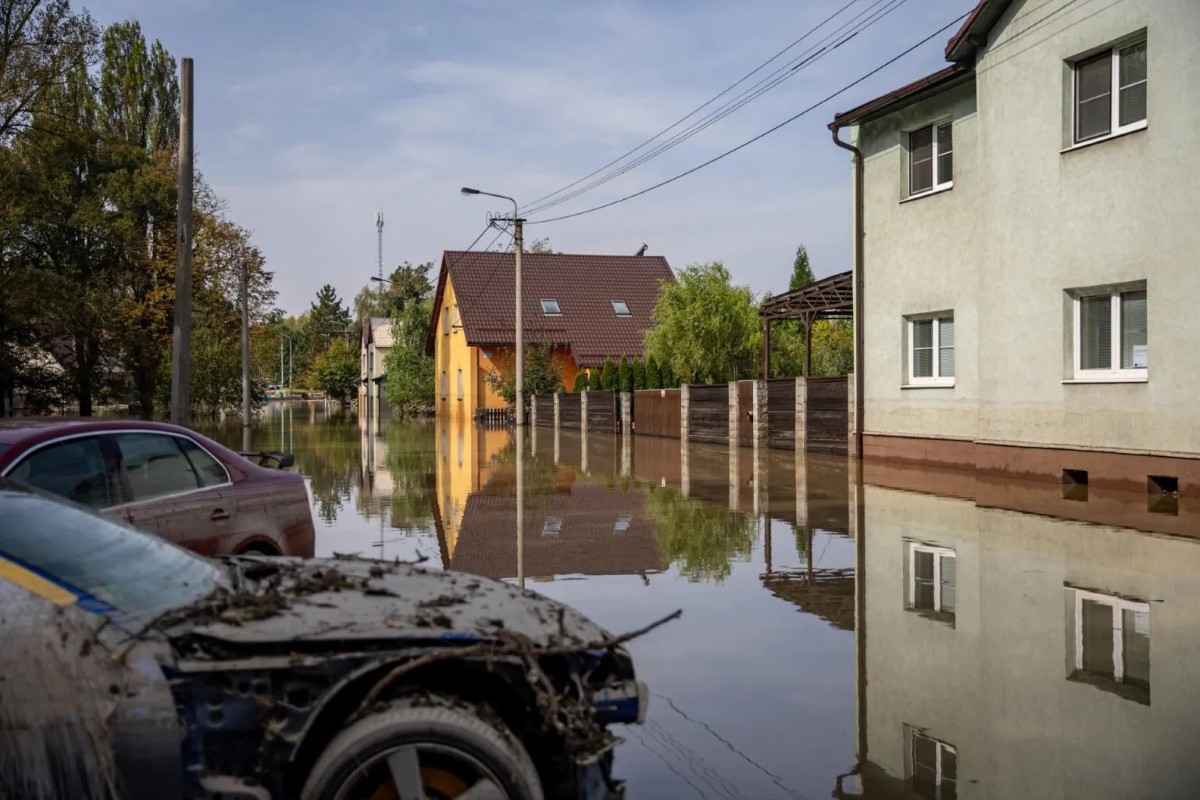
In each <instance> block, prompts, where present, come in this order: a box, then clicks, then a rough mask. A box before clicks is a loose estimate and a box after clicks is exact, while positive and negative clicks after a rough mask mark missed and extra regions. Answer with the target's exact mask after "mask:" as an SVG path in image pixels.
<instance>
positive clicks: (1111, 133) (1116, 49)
mask: <svg viewBox="0 0 1200 800" xmlns="http://www.w3.org/2000/svg"><path fill="white" fill-rule="evenodd" d="M1139 44H1146V45H1147V46H1146V53H1147V62H1146V78H1145V80H1144V81H1143V83H1146V84H1149V83H1150V63H1149V52H1150V47H1149V45H1148V44H1147V42H1146V37H1145V36H1144V35H1139V36H1135V37H1133V38H1131V39H1126V40H1124V41H1122V42H1119V43H1117V44H1115V45H1113V46H1112V47H1110V48H1107V50H1097V51H1096V52H1095V53H1089V54H1088V55H1087V56H1084V57H1083V58H1077V59H1075V60H1074V61H1073V62H1071V143H1072V144H1073V145H1086V144H1092V143H1093V142H1103V141H1104V140H1105V139H1112V138H1114V137H1116V136H1122V135H1124V134H1126V133H1132V132H1133V131H1140V130H1143V129H1145V127H1146V124H1147V121H1148V120H1149V119H1150V95H1149V90H1147V94H1146V116H1144V117H1142V118H1141V119H1140V120H1138V121H1137V122H1131V123H1129V124H1128V125H1121V124H1120V122H1121V51H1122V50H1128V49H1129V48H1131V47H1136V46H1137V45H1139ZM1105 52H1107V53H1108V54H1109V55H1111V56H1112V61H1111V62H1110V64H1109V66H1110V70H1109V71H1110V73H1111V74H1110V75H1109V85H1110V87H1111V88H1110V89H1109V91H1110V92H1111V93H1112V94H1111V95H1110V97H1111V98H1112V103H1111V104H1110V105H1111V108H1110V109H1109V111H1110V113H1111V115H1112V116H1111V117H1110V118H1109V123H1108V133H1102V134H1098V135H1096V136H1089V137H1088V138H1086V139H1080V138H1079V72H1078V70H1079V65H1080V64H1086V63H1087V62H1089V61H1091V60H1092V59H1095V58H1098V57H1100V56H1102V55H1104V54H1105ZM1130 85H1133V84H1130Z"/></svg>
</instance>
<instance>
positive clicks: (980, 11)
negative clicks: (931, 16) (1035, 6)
mask: <svg viewBox="0 0 1200 800" xmlns="http://www.w3.org/2000/svg"><path fill="white" fill-rule="evenodd" d="M1010 5H1012V0H979V3H978V4H977V5H976V6H975V8H974V10H972V11H971V14H970V16H968V17H967V20H966V22H964V23H963V24H962V27H961V28H959V29H958V32H957V33H955V34H954V36H953V37H952V38H951V39H950V41H949V42H948V43H947V44H946V60H947V61H968V60H970V61H973V60H974V58H975V55H976V54H977V53H978V52H979V51H980V50H981V49H983V46H984V45H985V44H986V43H987V36H988V34H989V33H991V30H992V27H993V26H995V24H996V23H997V22H999V20H1000V16H1001V15H1002V14H1003V13H1004V12H1005V10H1006V9H1007V8H1008V7H1009V6H1010Z"/></svg>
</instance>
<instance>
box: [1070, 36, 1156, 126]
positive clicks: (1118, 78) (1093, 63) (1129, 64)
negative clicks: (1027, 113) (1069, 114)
mask: <svg viewBox="0 0 1200 800" xmlns="http://www.w3.org/2000/svg"><path fill="white" fill-rule="evenodd" d="M1074 70H1075V103H1074V105H1075V141H1076V142H1077V143H1078V142H1086V141H1090V140H1092V139H1099V138H1101V137H1104V136H1114V135H1116V134H1119V133H1126V132H1127V131H1133V130H1138V129H1139V128H1144V127H1146V79H1147V74H1146V42H1145V41H1144V40H1143V41H1140V42H1136V43H1134V44H1127V45H1124V46H1118V47H1114V48H1112V49H1111V50H1105V51H1104V52H1103V53H1100V54H1099V55H1095V56H1092V57H1090V58H1086V59H1083V60H1081V61H1078V62H1076V63H1075V67H1074Z"/></svg>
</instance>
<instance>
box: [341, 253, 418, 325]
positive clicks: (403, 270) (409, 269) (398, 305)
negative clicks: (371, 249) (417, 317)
mask: <svg viewBox="0 0 1200 800" xmlns="http://www.w3.org/2000/svg"><path fill="white" fill-rule="evenodd" d="M432 269H433V262H432V261H427V262H425V263H424V264H415V265H414V264H411V263H410V262H408V261H405V262H404V263H403V264H401V265H400V266H398V267H396V268H395V269H394V270H392V273H391V275H389V276H388V279H387V282H385V283H370V284H368V285H366V286H364V287H363V288H362V291H360V292H359V293H358V294H357V295H356V296H355V297H354V320H355V322H357V323H358V324H359V325H361V324H362V323H363V322H365V321H366V320H368V319H371V318H372V317H389V318H390V317H392V316H393V315H395V314H397V313H399V312H400V311H402V310H404V308H405V307H406V306H408V304H409V303H414V302H417V301H420V300H424V299H425V298H427V297H429V296H430V295H431V294H433V286H432V284H430V282H429V271H430V270H432Z"/></svg>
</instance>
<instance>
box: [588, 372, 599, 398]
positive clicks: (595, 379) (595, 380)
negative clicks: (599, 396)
mask: <svg viewBox="0 0 1200 800" xmlns="http://www.w3.org/2000/svg"><path fill="white" fill-rule="evenodd" d="M587 388H588V391H589V392H598V391H600V369H599V367H592V368H591V369H590V370H588V381H587Z"/></svg>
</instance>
